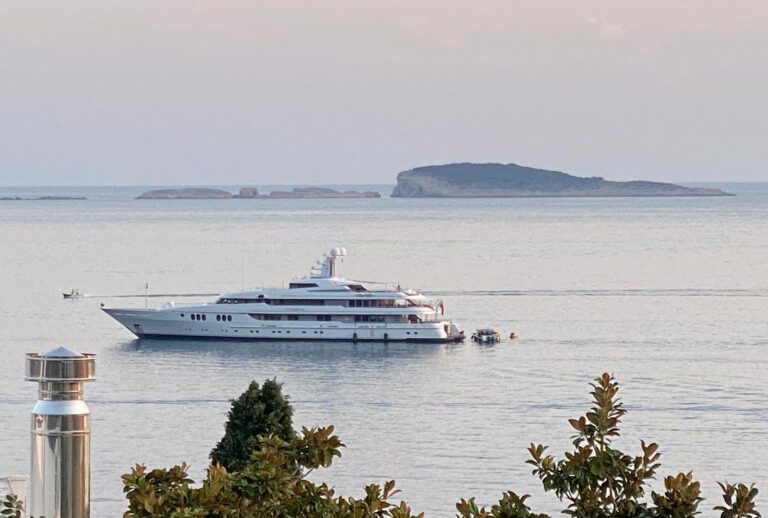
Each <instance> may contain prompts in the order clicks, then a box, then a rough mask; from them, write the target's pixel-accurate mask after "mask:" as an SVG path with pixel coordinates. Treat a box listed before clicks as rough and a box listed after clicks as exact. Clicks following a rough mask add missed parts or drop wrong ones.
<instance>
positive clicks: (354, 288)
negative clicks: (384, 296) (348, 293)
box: [347, 284, 368, 291]
mask: <svg viewBox="0 0 768 518" xmlns="http://www.w3.org/2000/svg"><path fill="white" fill-rule="evenodd" d="M347 287H348V288H349V289H350V290H352V291H368V290H366V289H365V286H363V285H362V284H348V285H347Z"/></svg>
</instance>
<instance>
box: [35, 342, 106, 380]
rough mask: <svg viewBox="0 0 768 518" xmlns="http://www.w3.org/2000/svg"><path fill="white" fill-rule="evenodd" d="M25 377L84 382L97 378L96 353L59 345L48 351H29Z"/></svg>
mask: <svg viewBox="0 0 768 518" xmlns="http://www.w3.org/2000/svg"><path fill="white" fill-rule="evenodd" d="M24 379H25V380H27V381H36V382H46V381H52V382H83V381H93V380H95V379H96V355H95V354H90V353H85V354H82V353H78V352H75V351H72V350H71V349H67V348H66V347H57V348H56V349H53V350H51V351H48V352H47V353H43V354H41V353H28V354H27V355H26V368H25V373H24Z"/></svg>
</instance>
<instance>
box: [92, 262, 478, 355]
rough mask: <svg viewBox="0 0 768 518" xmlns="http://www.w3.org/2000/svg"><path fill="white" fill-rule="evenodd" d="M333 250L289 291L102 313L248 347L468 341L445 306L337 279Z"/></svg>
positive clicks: (158, 331)
mask: <svg viewBox="0 0 768 518" xmlns="http://www.w3.org/2000/svg"><path fill="white" fill-rule="evenodd" d="M344 256H346V250H345V249H344V248H334V249H332V250H331V251H330V253H329V254H326V255H324V256H323V258H322V259H321V260H320V261H318V262H317V263H316V264H315V265H314V266H313V267H312V269H311V273H310V274H309V275H308V276H305V277H300V278H297V279H294V280H292V281H291V282H290V284H289V285H288V288H287V289H262V290H248V291H238V292H231V293H224V294H222V295H220V296H219V298H218V299H217V300H216V301H215V302H213V303H209V304H202V305H195V306H177V305H173V304H169V305H166V306H163V307H161V308H157V309H118V308H102V310H103V311H104V312H105V313H107V314H108V315H110V316H111V317H112V318H114V319H115V320H117V321H118V322H120V323H121V324H122V325H123V326H125V328H126V329H128V330H129V331H130V332H132V333H133V334H135V335H136V336H138V337H139V338H141V337H175V338H180V337H190V338H217V339H247V340H265V339H269V340H345V341H366V340H367V341H385V342H386V341H407V342H458V341H461V340H463V339H464V333H463V331H461V329H460V328H459V327H458V326H457V325H456V324H454V323H453V321H451V320H447V319H445V318H444V317H443V313H444V311H445V305H444V304H443V302H442V301H440V300H435V299H430V298H428V297H426V296H424V295H423V294H422V293H420V292H418V291H415V290H407V289H401V288H400V286H397V287H395V288H388V287H384V288H379V289H376V288H375V287H374V284H373V283H367V282H359V281H353V280H348V279H344V278H340V277H337V276H336V266H337V265H336V262H337V260H339V259H340V258H342V257H344Z"/></svg>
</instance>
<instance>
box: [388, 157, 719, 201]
mask: <svg viewBox="0 0 768 518" xmlns="http://www.w3.org/2000/svg"><path fill="white" fill-rule="evenodd" d="M622 196H624V197H641V196H730V194H729V193H726V192H724V191H721V190H719V189H705V188H694V187H683V186H681V185H675V184H671V183H660V182H646V181H632V182H612V181H609V180H604V179H603V178H601V177H597V176H593V177H589V178H583V177H579V176H573V175H570V174H566V173H561V172H559V171H548V170H546V169H535V168H532V167H524V166H520V165H517V164H470V163H464V164H448V165H438V166H428V167H417V168H415V169H411V170H409V171H403V172H402V173H400V174H398V175H397V186H396V187H395V190H394V191H393V192H392V197H393V198H545V197H564V198H565V197H573V198H577V197H622Z"/></svg>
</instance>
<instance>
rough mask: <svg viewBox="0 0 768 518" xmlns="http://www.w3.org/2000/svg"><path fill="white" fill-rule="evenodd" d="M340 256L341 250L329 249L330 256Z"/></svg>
mask: <svg viewBox="0 0 768 518" xmlns="http://www.w3.org/2000/svg"><path fill="white" fill-rule="evenodd" d="M339 255H341V248H331V256H332V257H336V256H339Z"/></svg>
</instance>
